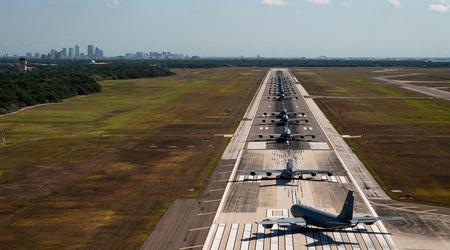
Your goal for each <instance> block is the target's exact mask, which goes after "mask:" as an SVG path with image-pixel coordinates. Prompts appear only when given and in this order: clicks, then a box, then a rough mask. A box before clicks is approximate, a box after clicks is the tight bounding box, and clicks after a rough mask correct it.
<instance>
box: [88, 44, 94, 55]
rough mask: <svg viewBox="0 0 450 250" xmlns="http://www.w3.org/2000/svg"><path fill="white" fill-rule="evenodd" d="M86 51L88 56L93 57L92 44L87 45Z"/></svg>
mask: <svg viewBox="0 0 450 250" xmlns="http://www.w3.org/2000/svg"><path fill="white" fill-rule="evenodd" d="M87 53H88V57H89V58H94V45H88V47H87Z"/></svg>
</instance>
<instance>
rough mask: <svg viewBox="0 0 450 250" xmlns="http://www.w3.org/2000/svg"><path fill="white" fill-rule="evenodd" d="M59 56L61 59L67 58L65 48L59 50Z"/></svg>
mask: <svg viewBox="0 0 450 250" xmlns="http://www.w3.org/2000/svg"><path fill="white" fill-rule="evenodd" d="M61 56H62V58H66V57H67V49H66V48H63V49H62V50H61Z"/></svg>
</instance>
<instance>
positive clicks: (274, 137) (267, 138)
mask: <svg viewBox="0 0 450 250" xmlns="http://www.w3.org/2000/svg"><path fill="white" fill-rule="evenodd" d="M280 136H281V134H270V135H268V136H264V135H258V139H259V140H263V141H276V140H277V139H278V138H279V137H280Z"/></svg>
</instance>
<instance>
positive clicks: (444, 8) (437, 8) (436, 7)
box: [428, 3, 450, 13]
mask: <svg viewBox="0 0 450 250" xmlns="http://www.w3.org/2000/svg"><path fill="white" fill-rule="evenodd" d="M428 9H429V10H430V11H432V12H439V13H446V12H448V11H449V10H450V4H445V3H435V4H430V6H429V7H428Z"/></svg>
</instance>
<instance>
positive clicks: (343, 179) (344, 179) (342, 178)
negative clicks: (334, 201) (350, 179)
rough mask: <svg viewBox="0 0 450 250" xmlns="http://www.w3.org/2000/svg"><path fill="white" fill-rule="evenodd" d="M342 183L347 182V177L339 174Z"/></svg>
mask: <svg viewBox="0 0 450 250" xmlns="http://www.w3.org/2000/svg"><path fill="white" fill-rule="evenodd" d="M339 178H340V179H341V182H342V183H347V179H346V178H345V177H344V176H339Z"/></svg>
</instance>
